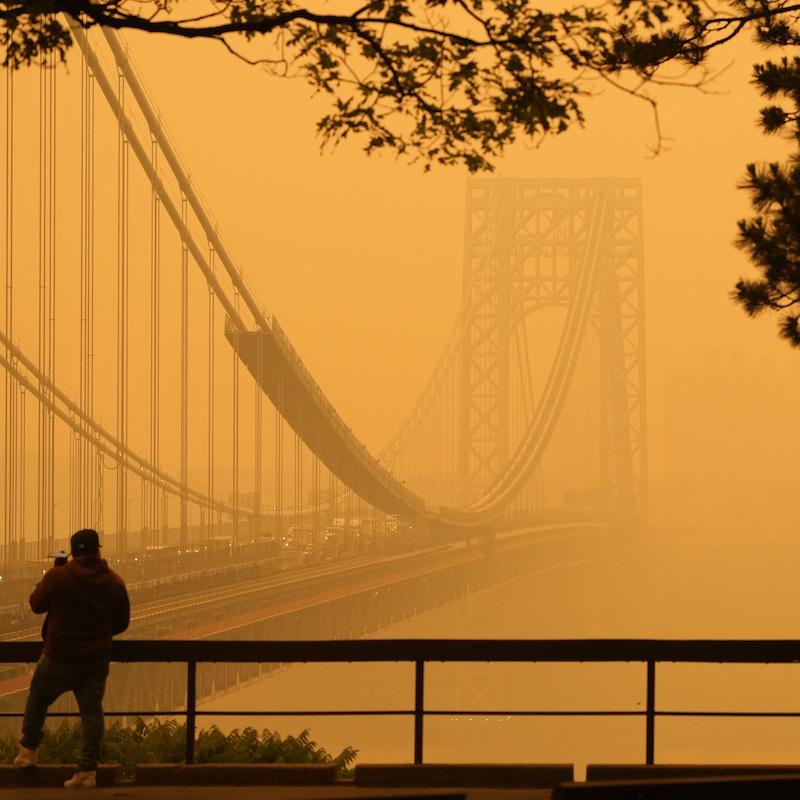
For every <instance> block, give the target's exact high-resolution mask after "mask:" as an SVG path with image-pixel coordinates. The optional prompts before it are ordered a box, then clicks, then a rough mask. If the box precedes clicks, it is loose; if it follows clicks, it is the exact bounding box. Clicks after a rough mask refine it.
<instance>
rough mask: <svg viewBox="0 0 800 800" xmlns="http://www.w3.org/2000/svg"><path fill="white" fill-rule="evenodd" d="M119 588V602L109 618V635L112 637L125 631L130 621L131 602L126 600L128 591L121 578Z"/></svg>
mask: <svg viewBox="0 0 800 800" xmlns="http://www.w3.org/2000/svg"><path fill="white" fill-rule="evenodd" d="M119 588H120V598H119V602H118V603H117V605H116V608H115V609H114V615H113V616H112V618H111V633H112V634H113V635H114V636H116V635H117V634H118V633H122V632H123V631H125V630H127V629H128V625H129V624H130V621H131V601H130V600H129V599H128V590H127V589H126V588H125V582H124V581H123V580H122V579H121V578H120V579H119Z"/></svg>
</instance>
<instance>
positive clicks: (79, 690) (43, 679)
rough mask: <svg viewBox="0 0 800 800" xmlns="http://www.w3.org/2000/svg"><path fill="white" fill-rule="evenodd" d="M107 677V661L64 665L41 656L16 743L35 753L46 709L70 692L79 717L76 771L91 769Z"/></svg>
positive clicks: (95, 758)
mask: <svg viewBox="0 0 800 800" xmlns="http://www.w3.org/2000/svg"><path fill="white" fill-rule="evenodd" d="M107 677H108V659H105V658H101V659H95V660H93V661H86V662H83V663H80V664H64V663H62V662H61V661H53V659H52V658H48V657H47V656H45V655H43V656H42V657H41V658H40V659H39V663H38V664H37V665H36V671H35V672H34V673H33V679H32V680H31V688H30V691H29V692H28V702H27V703H26V704H25V718H24V719H23V721H22V740H21V741H20V744H21V745H22V746H23V747H28V748H30V749H31V750H35V749H36V748H37V747H38V746H39V743H40V742H41V741H42V733H43V731H42V729H43V728H44V720H45V717H46V716H47V709H48V708H50V706H51V705H52V704H53V703H54V702H55V701H56V700H57V699H58V698H59V697H61V695H62V694H64V692H69V691H71V692H72V693H73V694H74V695H75V699H76V700H77V701H78V709H79V711H80V714H81V755H80V761H79V762H78V769H79V770H81V771H83V770H90V771H91V770H94V769H96V768H97V762H98V761H99V760H100V742H101V741H102V739H103V730H104V725H103V695H104V693H105V690H106V678H107Z"/></svg>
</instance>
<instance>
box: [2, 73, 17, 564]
mask: <svg viewBox="0 0 800 800" xmlns="http://www.w3.org/2000/svg"><path fill="white" fill-rule="evenodd" d="M5 112H6V119H5V122H6V125H5V198H4V200H5V209H4V210H5V215H4V217H5V219H4V226H3V227H4V230H3V233H4V234H5V236H4V241H5V247H4V253H3V256H4V265H5V284H6V296H5V324H6V335H7V336H8V338H9V340H11V339H13V337H14V71H13V70H11V69H6V108H5ZM6 359H7V360H8V361H9V362H10V361H11V360H12V359H11V354H10V353H9V352H8V349H6ZM5 377H6V387H5V388H6V395H5V401H6V402H5V419H4V440H3V441H4V444H5V454H4V455H5V459H4V461H5V463H4V475H3V477H4V486H3V506H4V509H3V510H4V513H5V531H4V536H3V566H4V567H6V568H7V567H9V566H10V565H11V564H12V563H13V560H12V554H11V531H12V530H13V521H14V499H15V498H14V493H13V489H14V483H13V479H12V475H13V464H14V455H13V451H12V446H11V444H12V441H13V437H14V422H15V419H14V416H13V408H14V397H15V393H16V392H15V390H16V387H15V382H14V379H13V378H12V377H11V374H10V373H9V371H8V370H6V376H5Z"/></svg>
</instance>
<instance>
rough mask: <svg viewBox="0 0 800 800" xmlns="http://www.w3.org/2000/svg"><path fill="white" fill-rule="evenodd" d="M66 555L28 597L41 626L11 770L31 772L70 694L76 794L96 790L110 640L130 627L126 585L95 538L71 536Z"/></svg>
mask: <svg viewBox="0 0 800 800" xmlns="http://www.w3.org/2000/svg"><path fill="white" fill-rule="evenodd" d="M70 551H71V555H72V558H71V559H70V560H69V561H68V562H67V563H66V564H63V565H59V566H54V567H53V568H52V569H51V570H50V571H49V572H47V573H46V574H45V575H44V577H43V578H42V580H41V582H40V583H38V584H37V586H36V588H35V589H34V590H33V594H31V597H30V604H31V609H32V610H33V612H34V613H35V614H44V613H46V614H47V624H46V626H45V629H44V650H43V653H42V657H41V658H40V659H39V663H38V664H37V665H36V670H35V671H34V673H33V678H32V679H31V687H30V691H29V693H28V702H27V703H26V705H25V718H24V720H23V723H22V739H21V741H20V749H19V754H18V755H17V757H16V758H15V759H14V764H15V765H16V766H18V767H34V766H36V750H37V749H38V747H39V743H40V742H41V740H42V732H43V727H44V721H45V717H46V716H47V710H48V708H49V707H50V706H51V705H52V704H53V703H54V702H55V701H56V700H57V699H58V698H59V697H60V696H61V695H62V694H64V692H69V691H71V692H73V694H74V695H75V699H76V701H77V703H78V709H79V711H80V716H81V754H80V761H79V762H78V768H77V771H76V772H75V775H74V776H73V777H72V778H70V779H69V780H68V781H66V783H65V784H64V786H66V787H68V788H74V789H79V788H90V787H93V786H95V772H96V770H97V762H98V760H99V759H100V742H101V741H102V738H103V730H104V725H103V695H104V693H105V688H106V678H107V676H108V662H109V656H110V655H111V637H112V636H113V635H114V634H117V633H122V631H124V630H125V629H126V628H127V627H128V623H129V621H130V603H129V601H128V592H127V589H126V588H125V582H124V581H123V580H122V578H120V576H119V575H117V574H116V573H115V572H114V571H113V570H112V569H111V567H109V566H108V563H107V562H106V560H105V559H103V558H101V557H100V541H99V537H98V535H97V531H94V530H91V529H84V530H80V531H78V532H77V533H74V534H73V535H72V538H71V539H70Z"/></svg>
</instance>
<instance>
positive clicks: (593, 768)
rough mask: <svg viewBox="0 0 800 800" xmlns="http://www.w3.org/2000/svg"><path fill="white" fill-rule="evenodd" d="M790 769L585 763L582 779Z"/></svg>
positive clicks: (785, 767)
mask: <svg viewBox="0 0 800 800" xmlns="http://www.w3.org/2000/svg"><path fill="white" fill-rule="evenodd" d="M794 773H800V764H650V765H647V764H589V765H588V766H587V767H586V780H587V781H627V780H658V779H662V778H716V777H723V776H726V775H729V776H737V775H793V774H794Z"/></svg>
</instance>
